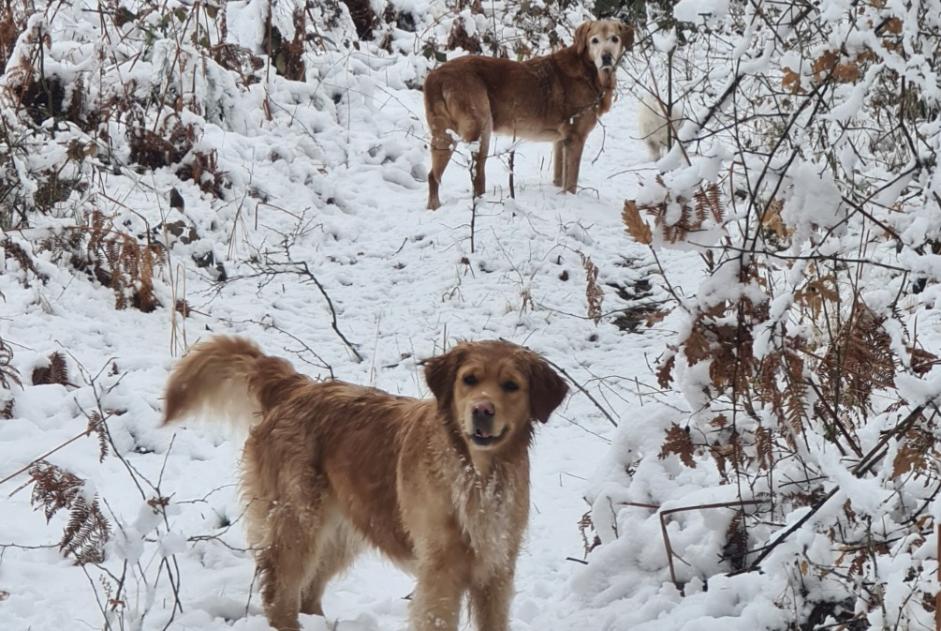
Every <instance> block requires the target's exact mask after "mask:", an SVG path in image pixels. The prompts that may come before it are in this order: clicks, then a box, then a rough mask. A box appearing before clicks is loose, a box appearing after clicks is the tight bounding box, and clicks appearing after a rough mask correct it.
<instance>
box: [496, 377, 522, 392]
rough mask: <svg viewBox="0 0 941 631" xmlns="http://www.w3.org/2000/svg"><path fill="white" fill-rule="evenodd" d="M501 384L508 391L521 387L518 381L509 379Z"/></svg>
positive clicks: (514, 390)
mask: <svg viewBox="0 0 941 631" xmlns="http://www.w3.org/2000/svg"><path fill="white" fill-rule="evenodd" d="M501 385H502V386H503V389H504V390H506V391H507V392H516V391H517V390H519V389H520V385H519V384H518V383H516V382H515V381H509V380H508V381H504V382H503V383H502V384H501Z"/></svg>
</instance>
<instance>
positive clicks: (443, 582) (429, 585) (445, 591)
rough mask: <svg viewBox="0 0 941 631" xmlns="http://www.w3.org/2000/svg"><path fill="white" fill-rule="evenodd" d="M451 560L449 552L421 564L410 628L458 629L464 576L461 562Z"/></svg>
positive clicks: (418, 630) (428, 630)
mask: <svg viewBox="0 0 941 631" xmlns="http://www.w3.org/2000/svg"><path fill="white" fill-rule="evenodd" d="M436 556H437V555H436ZM451 560H452V559H451V555H447V554H442V555H440V556H437V558H434V559H428V560H427V561H426V562H425V563H421V564H420V567H419V569H418V585H417V586H416V587H415V596H414V597H413V599H412V610H411V618H412V629H413V631H457V624H458V619H459V617H460V612H461V596H463V594H464V590H465V587H466V580H465V579H464V576H463V573H462V571H461V567H460V563H457V564H453V563H451Z"/></svg>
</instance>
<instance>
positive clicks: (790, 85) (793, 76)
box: [781, 66, 801, 94]
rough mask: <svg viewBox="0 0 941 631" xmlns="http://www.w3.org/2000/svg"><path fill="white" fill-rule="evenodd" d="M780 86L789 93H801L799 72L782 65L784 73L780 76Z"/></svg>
mask: <svg viewBox="0 0 941 631" xmlns="http://www.w3.org/2000/svg"><path fill="white" fill-rule="evenodd" d="M781 87H782V88H783V89H784V90H786V91H788V92H790V93H791V94H800V93H801V77H800V75H799V74H797V73H796V72H794V71H793V70H791V69H790V68H788V67H787V66H785V67H784V75H783V76H782V77H781Z"/></svg>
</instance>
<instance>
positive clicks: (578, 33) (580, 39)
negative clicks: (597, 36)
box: [572, 22, 591, 55]
mask: <svg viewBox="0 0 941 631" xmlns="http://www.w3.org/2000/svg"><path fill="white" fill-rule="evenodd" d="M590 28H591V22H582V23H581V24H580V25H579V27H578V28H577V29H575V40H574V41H573V42H572V46H574V47H575V52H577V53H578V54H579V55H581V54H582V53H584V52H585V49H586V48H588V29H590Z"/></svg>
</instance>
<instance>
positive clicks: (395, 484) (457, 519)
mask: <svg viewBox="0 0 941 631" xmlns="http://www.w3.org/2000/svg"><path fill="white" fill-rule="evenodd" d="M425 377H426V380H427V382H428V386H429V388H430V389H431V391H432V393H433V394H434V397H435V398H434V399H427V400H419V399H412V398H408V397H399V396H393V395H390V394H387V393H385V392H383V391H381V390H376V389H374V388H366V387H362V386H356V385H352V384H348V383H343V382H340V381H326V382H315V381H313V380H311V379H310V378H308V377H306V376H303V375H301V374H299V373H297V372H296V371H295V370H294V368H292V367H291V365H290V364H289V363H288V362H287V361H285V360H283V359H280V358H276V357H269V356H267V355H264V354H263V353H262V352H261V351H260V350H259V349H258V347H257V346H255V345H254V344H253V343H251V342H249V341H247V340H245V339H242V338H236V337H216V338H213V339H211V340H209V341H207V342H204V343H201V344H199V345H197V346H196V347H194V348H193V349H192V350H191V351H190V353H189V354H188V355H187V356H186V357H185V358H184V359H183V360H182V361H180V363H179V364H178V365H177V366H176V368H175V369H174V371H173V373H172V375H171V376H170V380H169V382H168V384H167V390H166V412H165V417H164V423H169V422H171V421H174V420H178V419H180V418H182V417H185V416H188V415H193V414H196V413H202V414H205V415H216V416H220V415H227V416H229V417H231V419H232V420H234V421H236V422H239V423H243V424H246V425H249V426H251V427H252V429H251V433H250V435H249V438H248V441H247V442H246V444H245V449H244V454H243V469H244V470H243V475H242V490H243V494H244V498H245V501H246V502H247V503H248V508H247V511H246V518H247V522H248V539H249V543H250V544H251V545H252V547H253V548H255V550H256V562H257V564H258V568H259V570H260V573H261V581H262V583H261V585H262V599H263V602H264V606H265V611H266V614H267V616H268V620H269V622H270V623H271V624H272V625H273V626H274V627H276V628H277V629H279V631H287V630H296V629H299V628H300V627H299V624H298V613H299V612H304V613H311V614H320V615H322V614H323V609H322V607H321V597H322V595H323V591H324V587H325V586H326V584H327V582H328V581H329V580H330V579H331V578H332V577H333V576H334V575H336V574H337V573H338V572H340V571H342V570H343V569H344V568H346V567H347V566H348V565H349V564H350V563H351V562H352V561H353V559H354V558H355V557H356V555H357V554H358V553H359V552H360V551H362V550H363V549H364V548H365V547H366V546H369V545H372V546H374V547H375V548H378V549H379V550H380V551H382V552H383V553H384V554H385V555H386V556H387V557H389V558H390V559H392V560H393V561H394V562H396V563H398V564H399V565H400V566H401V567H403V568H404V569H406V570H408V571H411V572H412V573H414V574H415V575H416V576H417V579H418V585H417V587H416V590H415V595H414V599H413V601H412V604H411V607H412V609H411V627H412V629H414V630H415V631H432V630H434V631H456V629H457V625H458V618H459V612H460V604H461V600H462V598H463V596H464V595H465V594H469V596H470V608H471V612H472V614H473V617H474V618H475V620H476V624H477V628H478V629H479V630H480V631H507V629H508V628H509V627H508V624H509V623H508V616H509V609H510V599H511V598H512V595H513V573H514V568H515V565H516V557H517V553H518V552H519V547H520V542H521V541H522V537H523V532H524V530H525V528H526V523H527V520H528V515H529V456H528V448H529V444H530V441H531V438H532V435H533V429H534V428H533V421H534V420H538V421H541V422H545V421H546V420H547V419H548V418H549V415H550V414H551V413H552V411H553V410H554V409H555V408H556V407H557V406H558V405H559V404H560V403H561V402H562V399H563V398H564V397H565V394H566V392H567V389H568V388H567V386H566V385H565V382H564V381H563V380H562V379H561V378H560V377H559V376H558V375H557V374H556V373H555V372H554V371H553V370H552V369H551V368H550V367H549V366H548V365H547V364H546V362H545V361H544V360H542V359H541V358H539V356H537V355H536V354H534V353H532V352H530V351H528V350H526V349H524V348H521V347H519V346H515V345H513V344H509V343H504V342H477V343H462V344H459V345H458V346H456V347H455V348H453V349H452V350H451V351H449V352H448V353H445V354H444V355H440V356H437V357H434V358H432V359H430V360H428V361H427V362H426V365H425Z"/></svg>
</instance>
